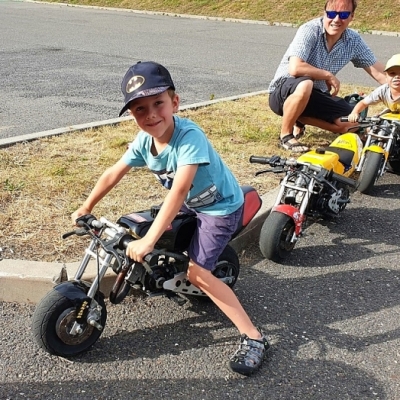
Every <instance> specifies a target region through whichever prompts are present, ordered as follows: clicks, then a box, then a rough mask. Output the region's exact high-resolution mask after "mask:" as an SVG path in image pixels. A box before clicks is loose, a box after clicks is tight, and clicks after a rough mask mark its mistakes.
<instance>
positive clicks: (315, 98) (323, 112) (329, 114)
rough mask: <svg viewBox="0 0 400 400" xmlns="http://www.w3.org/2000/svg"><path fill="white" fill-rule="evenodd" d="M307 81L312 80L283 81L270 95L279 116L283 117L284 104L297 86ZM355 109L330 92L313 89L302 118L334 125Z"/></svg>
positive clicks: (270, 100) (287, 79)
mask: <svg viewBox="0 0 400 400" xmlns="http://www.w3.org/2000/svg"><path fill="white" fill-rule="evenodd" d="M305 80H311V78H310V77H308V76H301V77H299V78H294V77H289V78H286V79H285V80H283V81H282V82H281V84H280V86H278V87H277V88H276V89H275V90H274V91H273V92H272V93H270V95H269V106H270V108H271V110H272V111H273V112H274V113H275V114H278V115H281V116H282V115H283V103H284V102H285V101H286V99H287V98H288V97H289V96H290V95H291V94H292V93H293V92H294V91H295V90H296V87H297V85H298V84H299V83H300V82H302V81H305ZM352 109H353V107H352V106H351V105H350V104H349V103H347V102H346V101H345V100H344V99H342V98H341V97H337V96H331V95H330V94H329V93H328V92H323V91H321V90H319V89H313V90H312V92H311V97H310V100H309V102H308V104H307V106H306V108H305V110H304V111H303V113H302V114H301V116H302V117H311V118H316V119H321V120H323V121H327V122H329V123H331V124H332V123H334V122H335V120H336V119H338V118H340V117H344V116H348V115H349V114H350V113H351V111H352Z"/></svg>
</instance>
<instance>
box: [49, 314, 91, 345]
mask: <svg viewBox="0 0 400 400" xmlns="http://www.w3.org/2000/svg"><path fill="white" fill-rule="evenodd" d="M75 322H76V310H75V308H72V307H71V308H67V309H66V310H64V312H63V313H62V314H60V316H59V317H58V319H57V323H56V334H57V336H58V337H59V338H60V340H62V341H63V342H64V343H65V344H68V345H70V346H76V345H79V344H81V343H83V342H85V341H86V340H87V339H88V338H89V337H90V335H91V334H92V333H93V329H95V328H94V327H93V326H91V325H89V324H87V323H85V324H80V327H81V329H82V332H81V333H79V334H76V335H71V334H70V332H71V329H72V327H73V325H74V323H75Z"/></svg>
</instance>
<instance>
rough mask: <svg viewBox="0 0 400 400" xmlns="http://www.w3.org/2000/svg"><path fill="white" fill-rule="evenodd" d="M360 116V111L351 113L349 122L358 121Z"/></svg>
mask: <svg viewBox="0 0 400 400" xmlns="http://www.w3.org/2000/svg"><path fill="white" fill-rule="evenodd" d="M359 117H360V114H359V113H356V112H352V113H351V114H349V116H348V117H347V119H348V121H349V122H358V118H359Z"/></svg>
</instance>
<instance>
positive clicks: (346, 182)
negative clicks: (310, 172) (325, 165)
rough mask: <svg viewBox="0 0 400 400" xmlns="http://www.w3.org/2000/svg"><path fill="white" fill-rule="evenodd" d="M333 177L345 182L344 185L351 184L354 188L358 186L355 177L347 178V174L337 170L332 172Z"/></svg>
mask: <svg viewBox="0 0 400 400" xmlns="http://www.w3.org/2000/svg"><path fill="white" fill-rule="evenodd" d="M332 178H333V179H335V180H336V181H338V182H340V183H343V184H344V185H347V186H351V187H353V188H355V187H356V186H357V181H355V180H354V179H351V178H347V177H346V176H343V175H339V174H336V173H335V172H332Z"/></svg>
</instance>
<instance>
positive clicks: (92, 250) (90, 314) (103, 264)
mask: <svg viewBox="0 0 400 400" xmlns="http://www.w3.org/2000/svg"><path fill="white" fill-rule="evenodd" d="M92 258H93V259H95V260H96V261H97V263H98V273H97V274H96V277H95V279H94V280H93V282H92V284H91V285H90V287H89V290H88V292H87V294H86V298H84V299H82V301H81V302H80V305H79V306H78V307H77V311H76V314H77V319H76V321H75V322H74V324H73V325H72V327H71V330H70V332H69V334H70V335H79V334H81V333H82V332H83V325H84V323H85V321H84V320H81V319H82V318H80V317H81V316H83V315H84V316H85V318H84V319H85V320H86V322H87V323H88V324H89V325H91V326H94V327H95V328H96V329H98V330H99V331H101V330H102V329H103V327H102V326H101V325H100V324H99V323H98V321H99V320H100V318H101V306H100V305H99V304H98V303H97V301H96V300H95V298H94V297H95V295H96V293H97V291H98V288H99V287H100V282H101V280H102V279H103V277H104V275H105V274H106V272H107V269H108V268H109V267H110V265H111V262H112V261H113V258H114V255H112V254H108V253H105V252H104V251H100V254H98V253H97V244H96V240H95V239H93V240H92V241H91V242H90V244H89V246H88V247H87V248H86V250H85V255H84V257H83V259H82V261H81V263H80V265H79V267H78V269H77V271H76V273H75V276H74V278H73V279H74V281H78V282H79V281H81V279H82V276H83V274H84V272H85V270H86V268H87V266H88V264H89V261H90V260H91V259H92Z"/></svg>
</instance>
